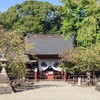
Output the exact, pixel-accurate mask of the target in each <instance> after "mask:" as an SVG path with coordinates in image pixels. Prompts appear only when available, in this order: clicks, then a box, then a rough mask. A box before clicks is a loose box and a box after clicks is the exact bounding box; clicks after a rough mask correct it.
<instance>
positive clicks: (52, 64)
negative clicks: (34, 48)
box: [38, 59, 62, 71]
mask: <svg viewBox="0 0 100 100" xmlns="http://www.w3.org/2000/svg"><path fill="white" fill-rule="evenodd" d="M60 62H61V61H60V60H56V59H55V60H48V59H43V60H41V59H39V60H38V66H39V71H45V70H46V69H48V68H49V67H51V68H52V69H53V70H55V71H61V70H62V68H60V67H59V65H58V66H56V65H57V64H58V63H59V64H60ZM42 63H45V65H46V66H43V64H42ZM55 63H56V64H55Z"/></svg>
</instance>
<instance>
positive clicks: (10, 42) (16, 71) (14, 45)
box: [0, 31, 26, 78]
mask: <svg viewBox="0 0 100 100" xmlns="http://www.w3.org/2000/svg"><path fill="white" fill-rule="evenodd" d="M24 52H25V50H24V40H23V39H22V35H21V34H17V33H14V32H5V31H3V33H2V32H0V53H1V54H4V55H5V58H6V59H7V69H8V72H10V73H12V74H13V75H14V76H15V78H21V77H23V76H25V74H26V67H25V63H24V59H23V58H22V55H23V54H24Z"/></svg>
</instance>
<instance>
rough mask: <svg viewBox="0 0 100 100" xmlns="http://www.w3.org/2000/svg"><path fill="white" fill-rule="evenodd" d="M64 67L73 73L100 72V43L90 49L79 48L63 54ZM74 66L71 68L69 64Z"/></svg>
mask: <svg viewBox="0 0 100 100" xmlns="http://www.w3.org/2000/svg"><path fill="white" fill-rule="evenodd" d="M62 60H63V62H64V63H63V66H64V67H65V68H67V69H68V68H69V69H70V70H71V71H74V72H78V71H87V70H93V71H95V70H100V42H99V43H96V44H94V45H92V46H90V47H88V48H77V49H75V50H72V51H66V52H65V53H64V54H62ZM69 62H70V63H71V64H72V65H71V66H70V67H69V65H67V63H69Z"/></svg>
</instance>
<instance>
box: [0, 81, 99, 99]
mask: <svg viewBox="0 0 100 100" xmlns="http://www.w3.org/2000/svg"><path fill="white" fill-rule="evenodd" d="M0 100H100V92H98V91H95V87H78V86H72V85H71V84H68V83H66V82H61V81H41V82H38V83H35V84H34V89H30V90H27V91H23V92H17V93H12V94H6V95H0Z"/></svg>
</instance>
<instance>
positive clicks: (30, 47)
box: [25, 34, 74, 80]
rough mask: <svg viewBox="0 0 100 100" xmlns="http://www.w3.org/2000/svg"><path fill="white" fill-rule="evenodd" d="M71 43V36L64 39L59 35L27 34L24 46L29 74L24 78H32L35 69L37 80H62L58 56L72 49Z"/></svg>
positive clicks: (72, 39) (72, 38) (72, 40)
mask: <svg viewBox="0 0 100 100" xmlns="http://www.w3.org/2000/svg"><path fill="white" fill-rule="evenodd" d="M73 42H74V37H73V36H71V37H69V38H68V39H64V37H63V36H61V35H33V34H27V36H26V37H25V46H26V54H27V57H28V58H27V59H28V60H27V61H26V65H27V68H28V69H29V74H28V75H26V77H28V78H32V77H33V76H34V75H33V74H34V70H35V69H37V78H38V79H48V80H54V79H62V68H61V67H59V64H60V63H61V59H60V55H61V54H62V53H63V52H64V51H66V50H71V49H73V48H74V46H73ZM34 55H35V57H34ZM33 78H34V77H33Z"/></svg>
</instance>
